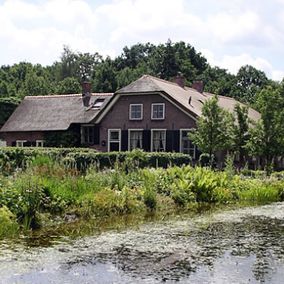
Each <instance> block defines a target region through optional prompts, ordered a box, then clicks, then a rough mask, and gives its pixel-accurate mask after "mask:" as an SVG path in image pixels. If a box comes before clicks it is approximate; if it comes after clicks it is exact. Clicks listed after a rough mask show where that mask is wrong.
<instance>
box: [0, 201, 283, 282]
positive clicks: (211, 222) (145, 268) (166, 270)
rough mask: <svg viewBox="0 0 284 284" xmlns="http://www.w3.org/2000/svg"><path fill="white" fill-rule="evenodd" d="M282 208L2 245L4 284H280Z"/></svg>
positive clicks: (39, 237)
mask: <svg viewBox="0 0 284 284" xmlns="http://www.w3.org/2000/svg"><path fill="white" fill-rule="evenodd" d="M283 209H284V203H277V204H274V205H269V206H262V207H257V208H246V209H236V210H230V211H226V212H220V213H212V214H209V213H206V214H201V215H199V216H194V217H193V216H190V217H189V216H185V215H184V216H178V217H177V216H176V217H175V218H170V219H169V220H166V221H165V220H164V221H157V220H155V221H154V220H152V221H151V222H149V221H148V222H146V223H144V224H143V223H142V219H139V220H137V222H133V223H131V222H130V224H132V226H130V227H129V226H128V223H127V221H125V220H124V222H123V224H124V225H123V226H118V223H116V226H114V225H110V224H109V225H106V228H105V229H106V231H102V230H95V231H90V232H89V233H91V235H89V236H82V237H78V236H77V237H76V238H74V237H72V236H74V235H72V234H71V237H68V236H67V237H66V236H62V235H60V234H54V235H53V236H50V238H47V234H46V233H43V232H41V233H38V235H35V236H33V237H32V238H28V239H22V240H21V241H19V242H18V243H15V242H14V243H9V242H2V243H1V244H0V249H1V251H0V275H1V276H2V278H1V279H2V280H0V283H78V282H83V283H161V282H166V283H173V282H179V283H282V282H283V277H284V265H283V264H284V210H283ZM132 221H134V220H132ZM135 223H136V225H135V226H134V227H133V224H135ZM137 224H139V225H137ZM78 226H79V227H80V226H82V227H83V225H82V224H80V225H78ZM97 228H98V227H97ZM82 229H83V228H82ZM88 230H90V229H88ZM59 231H60V230H59ZM75 235H76V234H75ZM1 281H4V282H1Z"/></svg>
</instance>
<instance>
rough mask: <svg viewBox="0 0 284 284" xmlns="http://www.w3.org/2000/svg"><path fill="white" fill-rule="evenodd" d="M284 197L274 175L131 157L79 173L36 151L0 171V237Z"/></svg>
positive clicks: (283, 186)
mask: <svg viewBox="0 0 284 284" xmlns="http://www.w3.org/2000/svg"><path fill="white" fill-rule="evenodd" d="M283 199H284V181H282V180H279V179H276V178H269V179H268V178H266V179H260V178H247V177H243V176H241V175H233V174H232V173H230V172H226V171H223V172H220V171H213V170H210V169H208V168H201V167H195V168H193V167H190V166H183V167H177V166H172V167H168V168H167V169H164V168H144V169H141V168H137V167H135V163H133V161H127V162H123V163H119V162H117V163H115V165H114V168H113V169H106V170H98V169H97V168H95V167H92V166H90V167H89V168H88V169H87V170H86V171H84V173H82V172H80V171H79V170H77V169H76V168H74V167H69V166H68V165H66V163H61V162H58V161H54V160H52V159H51V158H49V157H48V156H39V157H37V158H36V159H34V160H33V161H32V162H31V163H30V164H29V166H28V167H26V169H25V170H18V171H16V172H14V173H13V174H11V175H7V176H3V175H2V176H0V237H1V238H3V237H7V236H9V237H11V236H17V234H18V233H19V232H23V231H27V230H35V229H38V228H40V227H46V226H52V225H54V224H57V223H64V222H73V221H76V220H78V219H90V218H101V217H104V218H108V217H112V216H123V215H140V216H145V215H146V214H149V212H150V213H151V214H160V213H162V214H168V213H171V212H175V211H180V210H181V211H188V210H193V209H196V208H198V207H200V206H203V205H205V204H209V205H211V204H236V203H246V204H248V205H253V204H266V203H271V202H276V201H282V200H283Z"/></svg>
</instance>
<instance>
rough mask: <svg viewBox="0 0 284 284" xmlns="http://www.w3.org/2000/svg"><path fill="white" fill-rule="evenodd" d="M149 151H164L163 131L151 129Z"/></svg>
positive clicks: (164, 131)
mask: <svg viewBox="0 0 284 284" xmlns="http://www.w3.org/2000/svg"><path fill="white" fill-rule="evenodd" d="M151 151H152V152H162V151H166V130H165V129H151Z"/></svg>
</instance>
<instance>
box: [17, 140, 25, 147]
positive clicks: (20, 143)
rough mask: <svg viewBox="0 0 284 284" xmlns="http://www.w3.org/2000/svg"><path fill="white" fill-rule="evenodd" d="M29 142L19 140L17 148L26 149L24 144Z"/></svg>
mask: <svg viewBox="0 0 284 284" xmlns="http://www.w3.org/2000/svg"><path fill="white" fill-rule="evenodd" d="M26 142H27V140H17V141H16V147H24V143H26Z"/></svg>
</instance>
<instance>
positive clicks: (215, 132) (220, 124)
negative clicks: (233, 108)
mask: <svg viewBox="0 0 284 284" xmlns="http://www.w3.org/2000/svg"><path fill="white" fill-rule="evenodd" d="M232 124H233V117H232V115H231V114H230V113H229V112H227V111H226V110H224V109H223V108H221V107H220V106H219V105H218V98H217V96H214V97H212V98H211V99H209V100H207V101H206V102H205V103H204V105H203V107H202V115H201V117H200V118H199V119H198V121H197V129H196V131H194V132H192V133H191V134H189V135H190V139H191V140H192V141H193V143H194V144H195V145H196V146H197V147H198V148H199V149H200V150H201V152H203V153H204V154H208V155H209V157H210V165H211V167H212V165H213V158H214V156H216V153H217V152H218V151H221V150H227V149H229V148H230V147H231V145H232Z"/></svg>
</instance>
